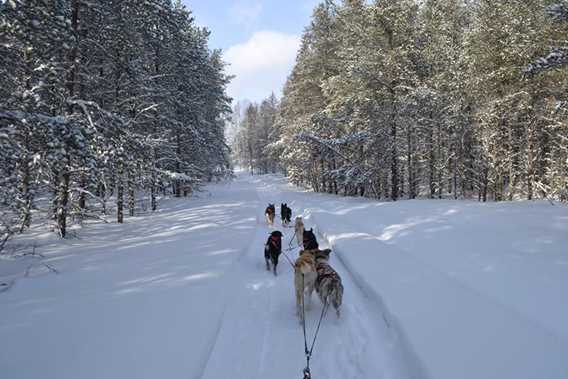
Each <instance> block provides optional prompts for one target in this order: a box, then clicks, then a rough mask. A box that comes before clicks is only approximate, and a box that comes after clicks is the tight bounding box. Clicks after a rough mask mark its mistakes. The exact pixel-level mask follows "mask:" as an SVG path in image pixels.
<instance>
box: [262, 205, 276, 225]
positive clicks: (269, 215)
mask: <svg viewBox="0 0 568 379" xmlns="http://www.w3.org/2000/svg"><path fill="white" fill-rule="evenodd" d="M275 214H276V208H275V207H274V204H268V207H266V210H265V211H264V215H265V216H266V222H267V223H268V225H270V226H272V225H274V215H275Z"/></svg>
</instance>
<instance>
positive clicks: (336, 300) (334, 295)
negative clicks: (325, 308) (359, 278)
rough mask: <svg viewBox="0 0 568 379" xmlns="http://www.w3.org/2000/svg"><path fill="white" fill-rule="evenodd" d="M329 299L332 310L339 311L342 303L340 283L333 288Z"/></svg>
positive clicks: (341, 286) (341, 285)
mask: <svg viewBox="0 0 568 379" xmlns="http://www.w3.org/2000/svg"><path fill="white" fill-rule="evenodd" d="M329 297H330V298H331V302H332V303H333V306H334V308H335V309H339V307H341V303H342V302H343V284H341V282H339V283H337V285H336V286H333V289H332V290H331V293H330V296H329ZM328 300H329V299H328Z"/></svg>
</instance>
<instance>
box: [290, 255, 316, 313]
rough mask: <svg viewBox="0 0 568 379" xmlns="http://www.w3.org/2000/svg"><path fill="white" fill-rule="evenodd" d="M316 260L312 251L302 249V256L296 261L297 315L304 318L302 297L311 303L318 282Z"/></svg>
mask: <svg viewBox="0 0 568 379" xmlns="http://www.w3.org/2000/svg"><path fill="white" fill-rule="evenodd" d="M316 278H317V272H316V260H315V257H314V255H313V254H312V253H311V252H310V251H305V250H302V251H300V257H299V258H298V259H296V262H295V263H294V287H295V289H296V315H297V316H298V318H299V319H300V322H301V321H302V320H303V312H302V301H303V300H302V297H303V298H304V301H305V299H306V298H307V300H308V301H307V302H308V306H309V305H311V300H312V293H313V292H314V286H315V283H316Z"/></svg>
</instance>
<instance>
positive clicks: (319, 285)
mask: <svg viewBox="0 0 568 379" xmlns="http://www.w3.org/2000/svg"><path fill="white" fill-rule="evenodd" d="M330 253H331V250H330V249H324V250H320V251H317V252H316V256H315V259H316V272H317V278H316V283H315V289H316V292H317V294H318V296H319V298H320V300H321V302H322V303H323V304H324V305H325V304H328V305H333V308H335V313H336V314H337V317H339V313H340V308H341V303H342V302H343V284H342V283H341V278H340V277H339V274H338V273H337V271H335V270H334V269H333V268H332V267H331V266H330V265H329V254H330Z"/></svg>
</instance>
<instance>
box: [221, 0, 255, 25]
mask: <svg viewBox="0 0 568 379" xmlns="http://www.w3.org/2000/svg"><path fill="white" fill-rule="evenodd" d="M229 14H230V18H231V20H232V21H233V22H234V23H235V24H237V25H242V26H245V27H247V28H252V27H253V26H254V24H255V23H256V22H257V20H258V18H259V17H260V15H261V14H262V3H261V2H260V1H259V0H253V1H250V0H239V1H237V2H235V3H234V4H233V5H232V6H231V7H230V8H229Z"/></svg>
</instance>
